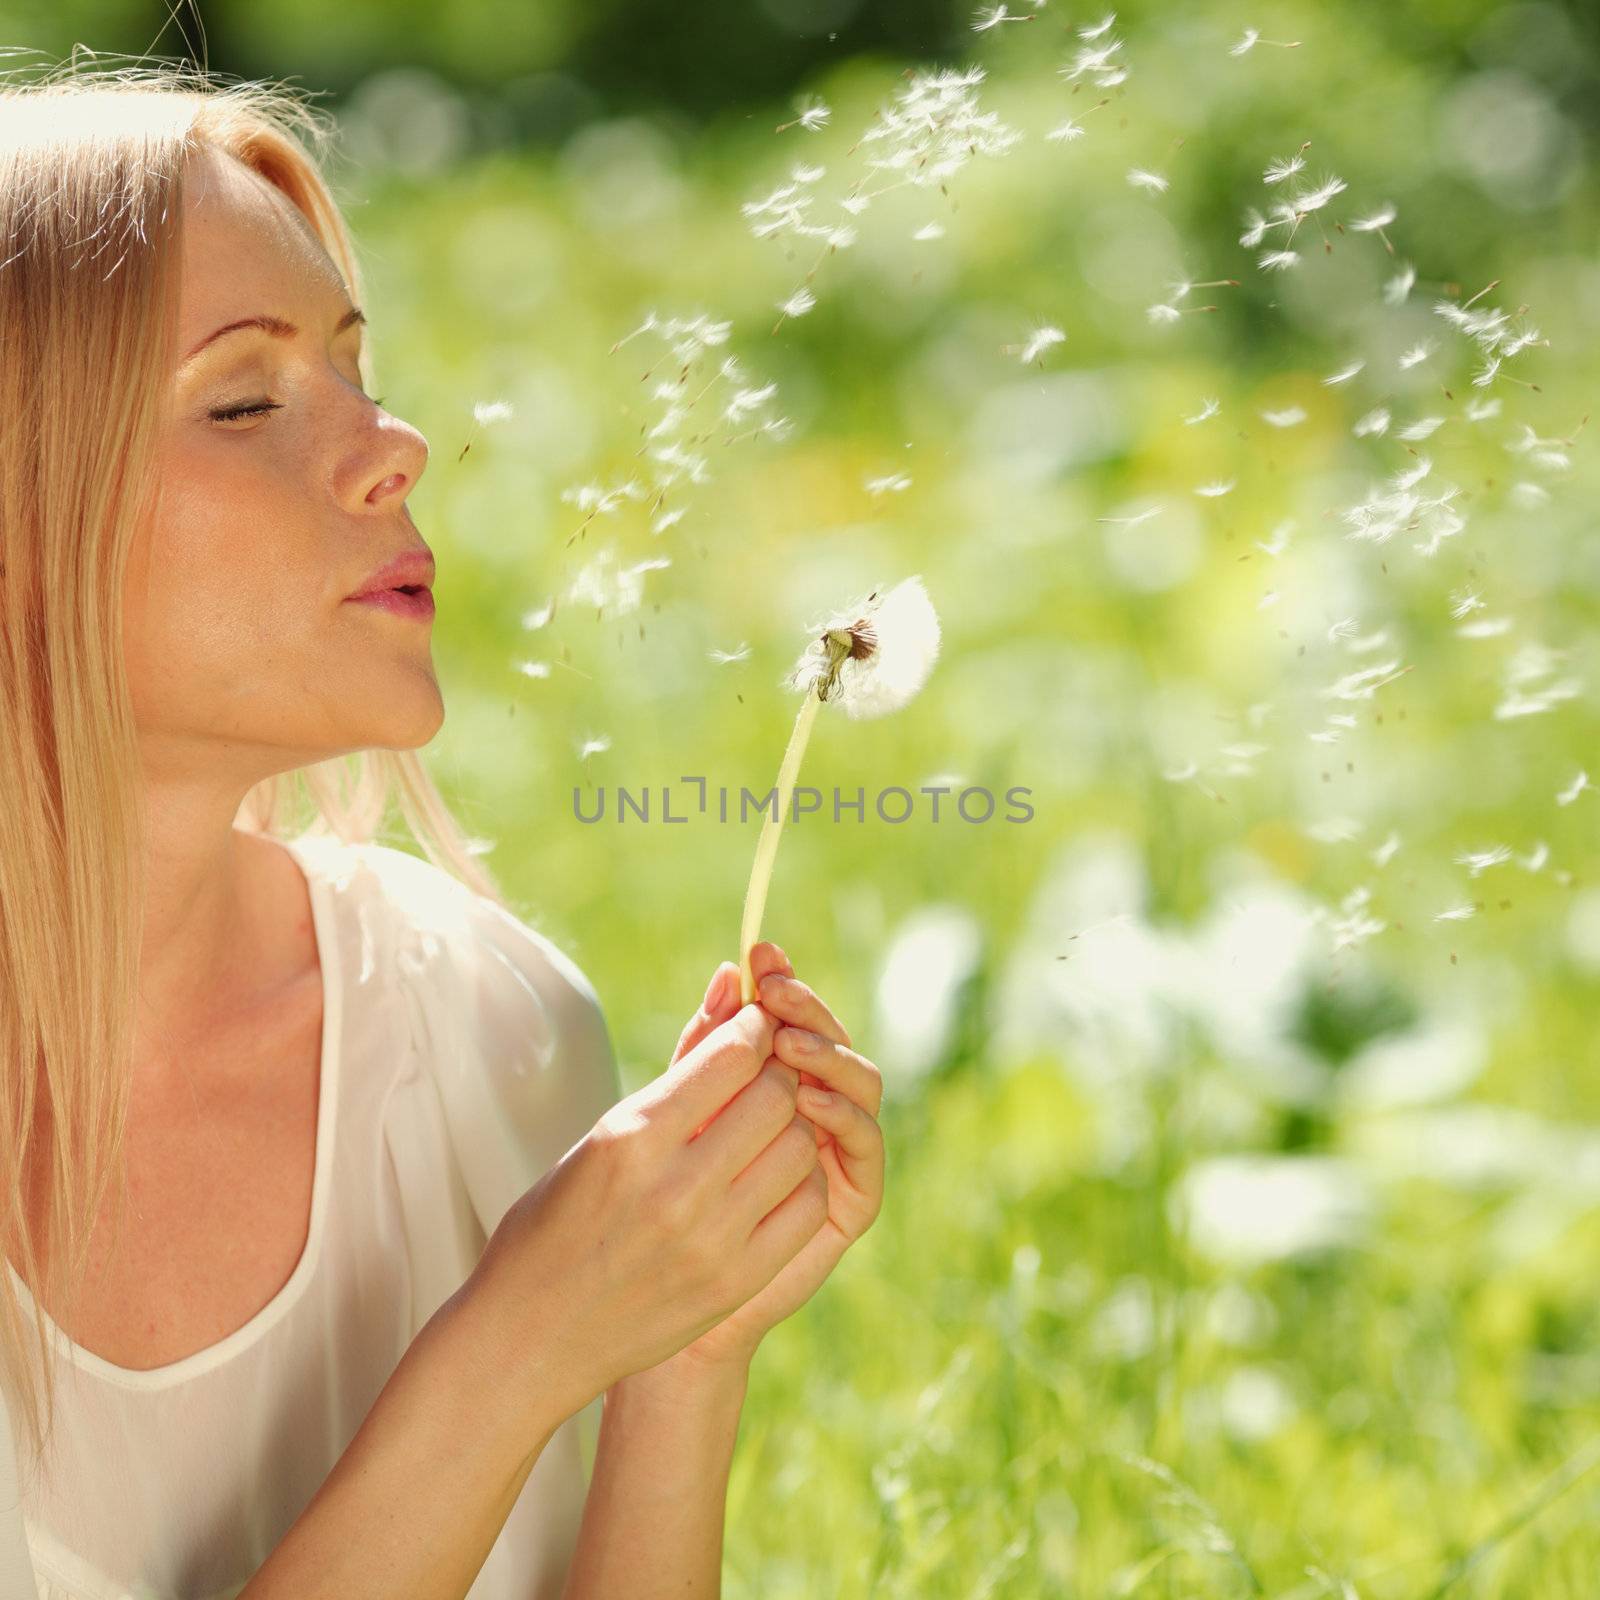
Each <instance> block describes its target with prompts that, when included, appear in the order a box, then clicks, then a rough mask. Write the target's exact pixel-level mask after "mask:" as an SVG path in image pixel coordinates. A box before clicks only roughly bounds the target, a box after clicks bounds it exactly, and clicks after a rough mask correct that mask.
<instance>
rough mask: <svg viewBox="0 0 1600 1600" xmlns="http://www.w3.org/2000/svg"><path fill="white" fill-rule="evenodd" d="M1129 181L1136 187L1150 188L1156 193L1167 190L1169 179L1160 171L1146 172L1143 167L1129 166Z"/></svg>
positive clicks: (1162, 192)
mask: <svg viewBox="0 0 1600 1600" xmlns="http://www.w3.org/2000/svg"><path fill="white" fill-rule="evenodd" d="M1128 182H1129V183H1131V184H1132V185H1133V187H1134V188H1135V189H1149V190H1151V191H1152V192H1153V193H1155V194H1164V193H1165V192H1166V190H1167V187H1168V185H1167V180H1166V179H1165V178H1163V177H1162V176H1161V174H1160V173H1159V172H1146V171H1145V169H1144V168H1143V167H1129V168H1128Z"/></svg>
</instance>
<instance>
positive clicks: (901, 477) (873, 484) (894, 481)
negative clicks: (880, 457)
mask: <svg viewBox="0 0 1600 1600" xmlns="http://www.w3.org/2000/svg"><path fill="white" fill-rule="evenodd" d="M910 487H911V479H910V478H909V477H908V476H907V475H906V474H905V473H903V472H891V473H889V474H888V475H887V476H886V477H882V478H868V479H867V481H866V490H867V493H868V494H870V495H874V496H876V495H882V494H898V493H899V492H900V491H901V490H902V489H909V488H910Z"/></svg>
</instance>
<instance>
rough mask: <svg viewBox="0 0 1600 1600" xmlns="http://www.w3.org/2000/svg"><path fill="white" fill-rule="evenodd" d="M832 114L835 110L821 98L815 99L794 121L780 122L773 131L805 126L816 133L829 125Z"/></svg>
mask: <svg viewBox="0 0 1600 1600" xmlns="http://www.w3.org/2000/svg"><path fill="white" fill-rule="evenodd" d="M832 115H833V112H832V110H831V109H830V108H829V106H828V105H827V104H825V103H824V102H823V101H821V100H813V101H812V102H811V103H810V104H809V105H806V106H805V107H804V108H803V109H802V110H801V112H800V115H799V116H798V117H796V118H794V120H793V121H791V122H780V123H779V124H778V126H777V127H776V128H775V129H774V130H773V131H774V132H775V133H783V132H784V131H785V130H786V129H789V128H804V129H805V130H806V132H807V133H816V132H818V131H819V130H820V129H822V128H825V127H827V125H828V119H829V118H830V117H832Z"/></svg>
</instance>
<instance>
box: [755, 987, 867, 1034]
mask: <svg viewBox="0 0 1600 1600" xmlns="http://www.w3.org/2000/svg"><path fill="white" fill-rule="evenodd" d="M757 996H758V998H759V999H760V1001H761V1004H762V1005H764V1006H765V1007H766V1008H767V1010H768V1011H770V1012H771V1013H772V1014H773V1016H775V1017H776V1018H777V1019H778V1020H779V1021H780V1022H792V1023H793V1024H794V1025H795V1026H796V1027H798V1028H808V1029H810V1031H811V1032H812V1033H820V1034H821V1035H822V1036H823V1037H824V1038H825V1039H832V1040H833V1042H834V1043H835V1044H842V1045H844V1046H845V1047H846V1048H847V1049H848V1048H849V1045H850V1035H849V1034H848V1033H846V1032H845V1030H844V1024H843V1023H841V1022H840V1021H839V1019H838V1018H837V1017H835V1016H834V1014H833V1013H832V1012H831V1011H830V1010H829V1009H828V1008H827V1007H826V1006H825V1005H824V1004H823V1003H822V1001H821V1000H819V999H818V998H817V996H816V994H815V992H814V991H813V990H812V989H811V988H810V986H809V985H807V984H804V983H802V982H801V981H800V980H799V979H798V978H795V977H791V976H789V975H787V974H784V973H773V974H769V975H768V976H767V977H765V978H763V979H760V980H759V981H758V983H757Z"/></svg>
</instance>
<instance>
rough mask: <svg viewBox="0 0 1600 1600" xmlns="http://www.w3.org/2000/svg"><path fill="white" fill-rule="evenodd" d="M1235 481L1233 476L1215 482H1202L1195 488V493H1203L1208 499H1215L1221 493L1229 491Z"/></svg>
mask: <svg viewBox="0 0 1600 1600" xmlns="http://www.w3.org/2000/svg"><path fill="white" fill-rule="evenodd" d="M1235 481H1236V480H1235V479H1233V478H1226V479H1222V480H1220V481H1219V482H1217V483H1202V484H1201V485H1199V487H1198V488H1196V490H1195V493H1196V494H1198V495H1203V496H1204V497H1205V498H1206V499H1208V500H1215V499H1218V498H1220V497H1221V496H1222V495H1225V494H1229V493H1231V492H1232V490H1233V486H1234V483H1235Z"/></svg>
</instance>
